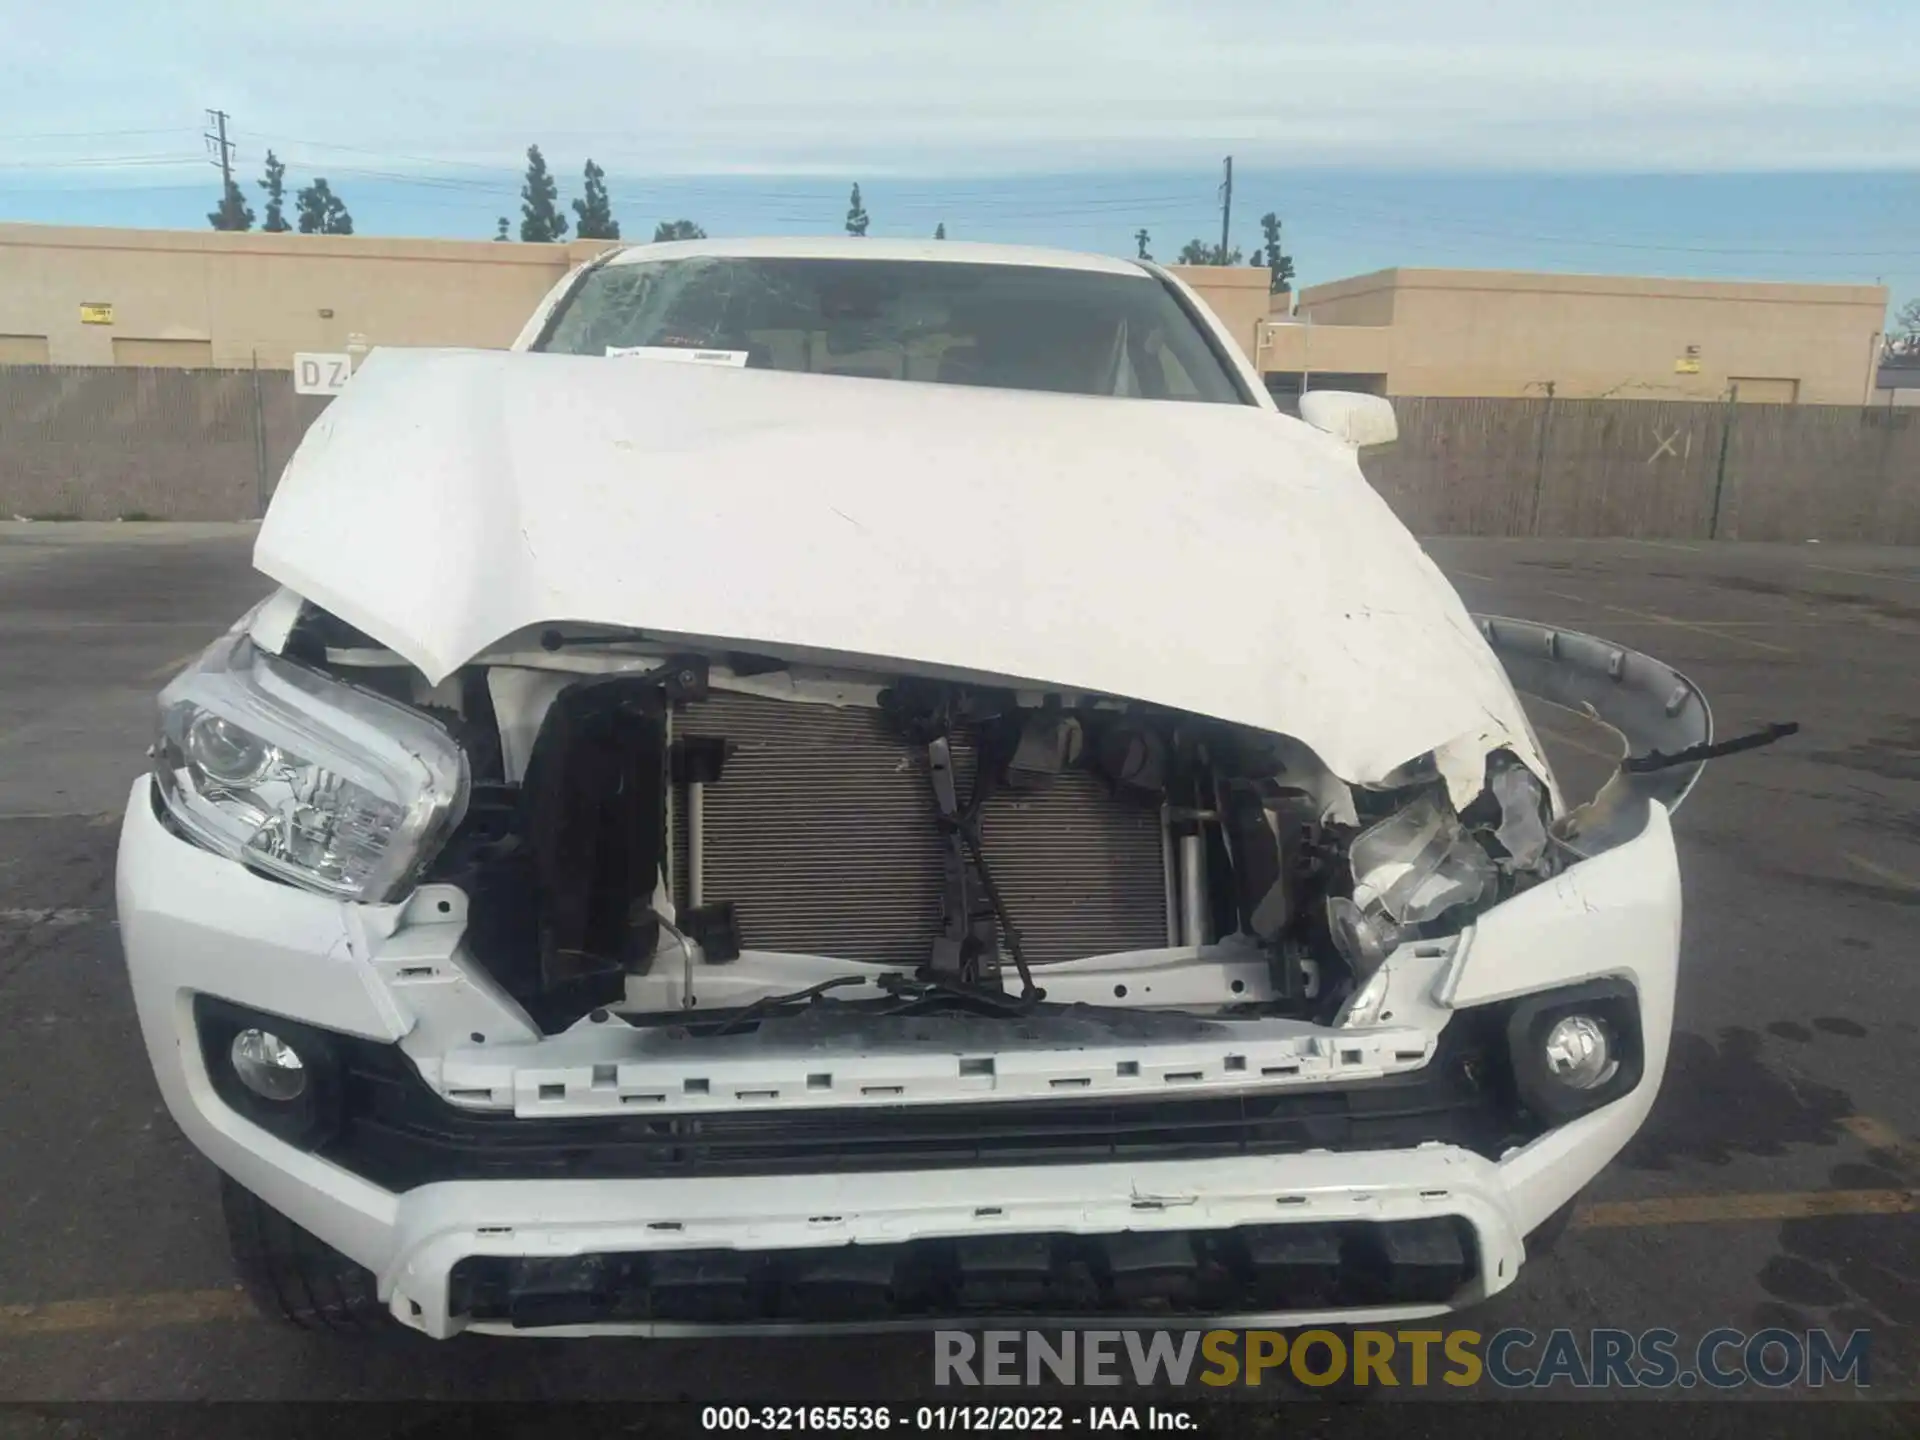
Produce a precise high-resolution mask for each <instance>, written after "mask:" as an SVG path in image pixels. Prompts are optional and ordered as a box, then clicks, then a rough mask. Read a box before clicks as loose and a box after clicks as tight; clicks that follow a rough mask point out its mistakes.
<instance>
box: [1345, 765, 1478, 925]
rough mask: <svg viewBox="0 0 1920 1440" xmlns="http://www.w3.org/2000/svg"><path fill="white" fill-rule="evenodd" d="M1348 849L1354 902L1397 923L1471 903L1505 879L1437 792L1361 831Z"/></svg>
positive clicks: (1430, 917) (1433, 916)
mask: <svg viewBox="0 0 1920 1440" xmlns="http://www.w3.org/2000/svg"><path fill="white" fill-rule="evenodd" d="M1348 854H1349V859H1350V860H1351V862H1352V865H1353V899H1354V903H1355V904H1356V905H1358V906H1359V907H1360V909H1361V910H1362V911H1363V912H1366V913H1369V914H1379V915H1384V916H1385V917H1386V918H1387V919H1388V920H1390V921H1392V922H1393V924H1394V925H1396V926H1407V925H1422V924H1425V923H1426V922H1427V921H1429V920H1434V919H1437V918H1439V917H1440V916H1441V915H1442V914H1444V913H1445V912H1446V911H1448V910H1451V909H1453V908H1454V907H1455V906H1456V905H1471V904H1472V903H1473V902H1474V901H1476V900H1478V899H1479V898H1480V897H1481V896H1482V895H1483V894H1485V893H1487V892H1488V891H1490V890H1492V889H1494V887H1495V886H1496V885H1497V884H1498V881H1499V875H1498V872H1497V871H1496V870H1495V868H1494V863H1493V860H1492V858H1491V857H1490V856H1489V855H1488V854H1487V852H1486V849H1485V848H1484V847H1483V846H1482V845H1481V844H1480V843H1479V841H1477V840H1475V839H1474V838H1473V836H1472V835H1471V834H1470V833H1469V832H1468V830H1467V828H1466V827H1465V826H1464V825H1462V824H1461V823H1460V820H1459V817H1457V816H1456V815H1455V814H1454V813H1453V811H1452V810H1450V809H1448V808H1447V806H1446V805H1444V804H1443V803H1442V802H1441V801H1439V800H1438V799H1436V798H1435V797H1434V796H1432V795H1423V796H1421V797H1420V798H1419V799H1418V800H1416V801H1414V802H1413V803H1412V804H1411V805H1409V806H1407V807H1406V809H1404V810H1401V811H1399V812H1397V813H1396V814H1393V815H1389V816H1388V817H1387V818H1386V819H1385V820H1382V821H1381V822H1380V823H1379V824H1377V825H1374V826H1371V827H1370V828H1368V829H1366V830H1363V831H1361V832H1360V834H1359V835H1357V836H1356V837H1354V841H1353V847H1352V849H1351V850H1350V851H1349V852H1348Z"/></svg>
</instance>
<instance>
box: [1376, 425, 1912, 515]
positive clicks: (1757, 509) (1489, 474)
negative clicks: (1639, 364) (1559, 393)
mask: <svg viewBox="0 0 1920 1440" xmlns="http://www.w3.org/2000/svg"><path fill="white" fill-rule="evenodd" d="M1393 403H1394V410H1395V413H1396V414H1397V415H1398V416H1399V420H1400V442H1399V443H1398V444H1397V445H1394V446H1391V447H1389V448H1386V449H1383V450H1380V451H1379V452H1377V453H1374V454H1370V455H1368V456H1367V457H1366V459H1365V460H1364V462H1363V468H1364V469H1365V470H1366V472H1367V477H1368V478H1369V479H1370V480H1372V482H1373V483H1374V485H1375V486H1376V487H1377V488H1378V489H1379V490H1380V493H1381V494H1382V495H1384V496H1385V497H1386V498H1387V501H1388V502H1389V503H1390V504H1391V505H1392V506H1393V507H1394V509H1395V511H1397V512H1398V513H1399V515H1400V516H1401V518H1402V519H1404V520H1405V521H1406V522H1407V524H1408V525H1409V526H1410V527H1411V528H1412V529H1413V530H1414V531H1415V532H1416V533H1419V534H1423V535H1549V536H1608V535H1617V536H1635V537H1638V538H1641V539H1649V540H1657V539H1668V540H1704V539H1720V540H1830V541H1832V540H1863V541H1875V542H1880V543H1885V544H1905V545H1912V544H1920V410H1917V409H1882V408H1878V407H1876V408H1869V409H1861V408H1855V407H1852V406H1833V405H1723V404H1698V403H1689V402H1684V401H1648V400H1457V399H1431V398H1429V399H1420V398H1401V399H1396V400H1395V401H1394V402H1393Z"/></svg>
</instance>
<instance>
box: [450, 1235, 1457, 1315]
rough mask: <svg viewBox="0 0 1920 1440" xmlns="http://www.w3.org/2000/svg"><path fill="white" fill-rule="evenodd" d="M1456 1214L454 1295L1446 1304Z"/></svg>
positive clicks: (1270, 1305)
mask: <svg viewBox="0 0 1920 1440" xmlns="http://www.w3.org/2000/svg"><path fill="white" fill-rule="evenodd" d="M1479 1263H1480V1261H1479V1251H1478V1247H1477V1244H1476V1240H1475V1235H1474V1232H1473V1228H1472V1226H1471V1225H1469V1224H1468V1223H1467V1222H1466V1221H1465V1220H1463V1219H1461V1218H1459V1217H1457V1216H1437V1217H1434V1218H1431V1219H1422V1220H1403V1221H1389V1222H1340V1223H1327V1224H1299V1223H1296V1224H1284V1225H1249V1226H1242V1227H1239V1228H1237V1229H1231V1230H1214V1231H1170V1232H1149V1233H1138V1232H1128V1233H1121V1234H1115V1235H1105V1236H1084V1235H1059V1234H1028V1235H990V1236H971V1237H967V1238H964V1239H959V1240H918V1241H910V1242H906V1243H903V1244H891V1245H841V1246H831V1247H825V1248H820V1249H808V1250H779V1251H768V1252H755V1253H743V1252H740V1251H733V1250H684V1251H668V1252H662V1253H653V1254H646V1253H615V1254H600V1255H585V1256H570V1257H566V1258H563V1259H555V1258H549V1257H541V1258H529V1259H520V1258H511V1257H503V1256H470V1257H468V1258H466V1259H463V1260H461V1261H460V1262H459V1263H458V1264H456V1265H455V1266H454V1269H453V1273H452V1277H451V1280H450V1284H449V1304H450V1306H451V1307H452V1310H453V1312H454V1314H456V1315H457V1316H463V1317H465V1318H467V1319H469V1320H475V1321H483V1322H493V1323H505V1324H510V1325H513V1326H515V1327H517V1328H522V1329H539V1328H543V1327H548V1326H555V1325H580V1324H613V1323H620V1322H629V1323H639V1322H649V1321H651V1322H679V1323H687V1324H714V1325H726V1324H757V1323H766V1322H772V1321H782V1320H801V1321H813V1322H831V1321H877V1320H902V1319H905V1320H912V1319H925V1320H929V1321H941V1320H949V1319H951V1320H965V1319H968V1318H969V1317H988V1316H1021V1315H1026V1316H1034V1317H1040V1316H1056V1317H1077V1316H1089V1317H1090V1316H1099V1315H1126V1316H1140V1317H1150V1316H1167V1317H1178V1316H1183V1315H1233V1314H1257V1313H1265V1312H1288V1311H1302V1310H1316V1309H1356V1308H1362V1307H1369V1306H1385V1305H1427V1304H1432V1305H1444V1304H1447V1303H1449V1302H1451V1301H1452V1300H1453V1299H1454V1298H1455V1297H1456V1296H1457V1295H1459V1294H1460V1293H1461V1291H1462V1290H1463V1289H1464V1288H1465V1287H1467V1286H1468V1285H1470V1284H1471V1283H1472V1282H1473V1280H1474V1278H1475V1277H1476V1276H1477V1275H1478V1273H1479Z"/></svg>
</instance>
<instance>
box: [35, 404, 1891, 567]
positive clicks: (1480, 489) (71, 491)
mask: <svg viewBox="0 0 1920 1440" xmlns="http://www.w3.org/2000/svg"><path fill="white" fill-rule="evenodd" d="M325 405H326V401H325V400H324V399H319V398H315V397H311V396H296V395H295V394H294V393H293V383H292V378H291V377H290V376H289V375H288V374H287V373H286V372H285V371H264V370H263V371H248V370H147V369H134V368H127V367H105V366H100V367H58V366H5V367H0V519H5V518H8V517H11V516H15V515H24V516H28V517H31V518H42V517H44V518H53V517H71V518H76V519H87V520H110V519H114V518H116V517H129V518H132V517H151V518H154V519H166V520H244V519H251V518H254V517H255V516H257V515H259V514H260V513H261V510H262V509H263V508H264V505H265V502H266V500H267V498H268V497H269V496H270V495H271V494H272V491H273V485H274V482H275V481H276V479H277V478H278V476H279V474H280V470H281V467H282V466H284V465H285V464H286V460H287V457H288V456H289V455H291V454H292V453H293V447H294V446H295V445H296V444H297V443H298V442H299V439H300V437H301V436H302V435H303V434H305V433H306V428H307V426H308V425H309V424H311V423H312V422H313V419H314V417H315V416H316V415H318V414H319V413H320V411H321V410H322V409H323V408H324V407H325ZM1394 409H1395V410H1396V412H1397V413H1398V415H1399V419H1400V442H1399V444H1397V445H1394V446H1391V447H1388V448H1386V449H1383V450H1381V451H1379V452H1378V453H1376V454H1370V455H1368V456H1367V457H1366V458H1365V459H1364V461H1363V467H1364V469H1365V470H1366V473H1367V477H1368V478H1369V479H1370V480H1371V481H1372V482H1373V484H1374V485H1375V486H1376V487H1378V488H1379V490H1380V492H1381V494H1382V495H1384V496H1385V497H1386V498H1387V500H1388V502H1389V503H1390V504H1391V505H1392V506H1393V507H1394V509H1395V510H1396V511H1397V512H1398V513H1399V514H1400V516H1401V518H1402V519H1404V520H1405V521H1406V522H1407V524H1408V525H1409V526H1410V527H1411V528H1412V529H1413V530H1414V531H1415V532H1416V533H1417V534H1422V535H1448V534H1451V535H1544V536H1636V537H1639V538H1642V539H1671V540H1695V539H1726V540H1828V541H1838V540H1865V541H1876V542H1881V543H1886V544H1908V545H1913V544H1920V409H1892V410H1889V409H1879V408H1874V409H1856V408H1853V407H1841V406H1812V405H1737V406H1736V405H1720V404H1697V403H1687V402H1678V401H1647V400H1547V399H1542V400H1457V399H1421V398H1404V397H1403V398H1400V399H1396V400H1395V401H1394Z"/></svg>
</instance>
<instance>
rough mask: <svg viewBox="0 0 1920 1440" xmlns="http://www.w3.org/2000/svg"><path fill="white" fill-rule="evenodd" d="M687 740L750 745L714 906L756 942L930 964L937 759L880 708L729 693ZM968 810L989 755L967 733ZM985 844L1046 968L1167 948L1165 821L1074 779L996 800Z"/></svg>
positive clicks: (724, 799)
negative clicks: (893, 726)
mask: <svg viewBox="0 0 1920 1440" xmlns="http://www.w3.org/2000/svg"><path fill="white" fill-rule="evenodd" d="M673 727H674V735H675V736H676V737H681V736H718V737H723V738H725V739H727V740H730V741H732V742H733V743H734V745H735V747H736V748H735V750H734V752H733V753H732V755H731V756H730V757H729V758H728V760H727V762H726V767H725V770H724V772H723V774H722V776H721V779H720V780H719V781H718V782H717V783H715V784H711V785H708V786H707V787H706V795H705V811H706V864H705V867H704V868H705V873H704V890H705V896H704V898H705V900H706V902H707V903H709V904H713V903H716V902H719V901H731V902H732V903H733V905H734V906H735V911H736V914H737V916H738V919H739V923H740V935H741V943H742V944H743V945H744V946H745V947H747V948H749V949H755V950H785V951H795V952H801V953H807V954H815V955H830V956H835V957H839V958H843V959H849V960H870V961H876V962H882V963H885V964H890V965H899V966H903V967H907V968H912V967H915V966H918V965H921V964H923V963H925V961H926V960H927V958H928V956H929V954H930V953H931V949H932V944H933V940H934V937H935V935H936V934H937V932H938V930H939V924H940V887H941V864H940V853H941V852H940V842H939V837H938V833H937V831H936V829H935V826H934V815H935V810H934V802H933V795H932V791H931V789H930V787H929V785H928V781H927V768H926V757H925V753H924V752H923V751H921V750H919V749H917V748H916V747H913V746H909V745H907V744H905V743H904V742H902V741H901V740H899V739H898V738H897V737H895V736H894V735H892V734H891V733H890V732H889V731H888V730H887V728H886V725H885V722H884V721H883V720H882V718H881V717H880V715H879V714H878V713H877V712H875V711H872V710H865V709H857V708H845V709H842V708H838V707H835V706H831V705H814V704H799V703H794V702H789V701H780V700H768V699H764V698H761V697H759V696H749V695H735V694H728V693H725V692H716V693H715V694H714V695H713V696H712V697H711V698H709V699H708V700H706V701H703V702H700V703H697V704H693V705H689V706H688V707H687V708H686V710H685V712H684V713H682V714H679V715H676V716H675V717H674V720H673ZM953 750H954V762H955V764H954V768H955V773H956V777H957V780H958V782H959V784H960V787H961V802H962V804H964V803H965V800H966V796H967V793H968V791H969V789H970V787H971V786H972V784H973V774H974V768H975V767H974V755H975V752H974V746H973V743H972V737H971V736H970V735H968V734H967V733H965V732H964V731H957V732H956V733H955V734H954V736H953ZM673 808H674V826H673V832H674V833H673V837H672V838H673V875H674V901H675V903H676V904H678V905H682V906H684V905H686V904H687V903H688V895H687V885H688V875H687V800H686V792H685V788H684V787H677V788H676V793H675V796H674V807H673ZM980 833H981V845H982V848H983V850H984V851H985V854H986V860H987V864H988V866H989V868H990V869H991V870H992V873H993V878H994V881H995V883H996V884H997V885H998V886H999V887H1000V892H1001V895H1002V896H1003V898H1004V899H1005V901H1006V905H1007V910H1008V913H1009V914H1010V916H1011V918H1012V920H1013V923H1014V924H1015V925H1016V926H1017V927H1018V928H1019V930H1020V932H1021V938H1022V940H1023V942H1024V945H1025V950H1026V956H1027V959H1028V960H1029V961H1030V962H1032V963H1034V964H1045V963H1047V962H1049V961H1059V960H1070V959H1075V958H1078V957H1081V956H1086V955H1100V954H1106V953H1111V952H1114V951H1121V950H1141V949H1153V948H1158V947H1160V946H1163V945H1165V944H1166V943H1167V905H1166V882H1165V870H1164V860H1163V857H1162V851H1161V841H1160V815H1159V811H1158V809H1157V808H1156V807H1153V806H1150V805H1143V804H1140V803H1138V802H1132V801H1129V800H1127V799H1123V798H1116V797H1115V796H1113V795H1112V794H1110V793H1109V791H1108V788H1107V786H1106V785H1105V783H1104V782H1103V781H1101V780H1100V779H1099V778H1098V777H1096V776H1094V775H1091V774H1088V773H1086V772H1084V771H1081V770H1067V771H1064V772H1063V773H1061V774H1060V775H1058V776H1057V777H1055V779H1054V780H1053V781H1052V783H1051V784H1050V785H1048V786H1047V788H1046V789H1044V790H1042V791H1037V792H1028V793H1021V794H1013V793H1009V792H1007V791H1006V790H1004V789H1000V790H996V792H995V794H994V795H993V797H992V798H991V799H990V800H989V801H988V802H987V805H986V807H985V809H984V810H983V811H982V813H981V822H980Z"/></svg>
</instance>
